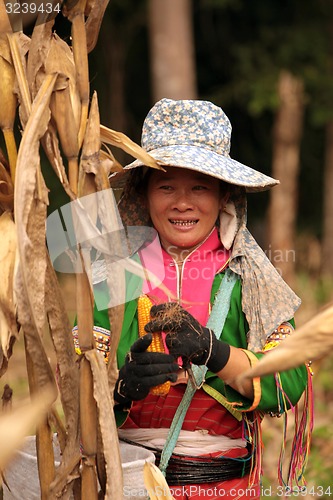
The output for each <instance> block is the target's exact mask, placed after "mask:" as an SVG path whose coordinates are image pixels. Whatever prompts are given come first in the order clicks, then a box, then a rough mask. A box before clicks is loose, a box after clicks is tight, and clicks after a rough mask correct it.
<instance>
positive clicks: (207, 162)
mask: <svg viewBox="0 0 333 500" xmlns="http://www.w3.org/2000/svg"><path fill="white" fill-rule="evenodd" d="M148 153H149V154H150V155H151V156H152V157H153V158H154V159H155V160H157V161H158V162H159V163H160V165H161V166H162V167H163V165H164V166H170V167H180V168H187V169H190V170H194V171H196V172H201V173H203V174H206V175H211V176H212V177H215V178H216V179H220V180H222V181H224V182H227V183H229V184H233V185H235V186H243V187H244V188H245V189H246V191H247V192H249V193H250V192H257V191H266V190H267V189H270V188H271V187H273V186H276V185H277V184H279V183H280V181H278V180H277V179H273V178H272V177H269V176H268V175H265V174H262V173H261V172H258V171H257V170H255V169H253V168H251V167H248V166H247V165H244V164H243V163H240V162H238V161H237V160H233V159H232V158H230V156H225V155H221V154H218V153H215V151H212V150H210V149H205V148H202V147H196V146H187V145H186V146H185V145H184V146H182V145H172V146H164V147H161V148H158V149H153V150H151V151H148ZM141 166H144V163H143V162H142V161H141V160H135V161H133V162H132V163H130V164H129V165H126V167H124V170H123V171H122V172H119V173H116V174H113V175H112V176H111V178H110V182H111V186H112V187H123V186H124V184H125V182H126V179H127V176H128V173H129V172H130V171H131V170H132V169H133V168H136V167H141Z"/></svg>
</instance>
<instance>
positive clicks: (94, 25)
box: [85, 0, 110, 54]
mask: <svg viewBox="0 0 333 500" xmlns="http://www.w3.org/2000/svg"><path fill="white" fill-rule="evenodd" d="M109 1H110V0H93V1H90V2H89V1H87V5H86V11H85V14H86V15H88V18H87V20H86V33H87V50H88V54H89V52H91V51H92V50H93V49H94V48H95V46H96V43H97V39H98V34H99V30H100V28H101V24H102V19H103V16H104V12H105V9H106V7H107V6H108V3H109ZM88 4H89V5H88ZM88 9H89V10H88Z"/></svg>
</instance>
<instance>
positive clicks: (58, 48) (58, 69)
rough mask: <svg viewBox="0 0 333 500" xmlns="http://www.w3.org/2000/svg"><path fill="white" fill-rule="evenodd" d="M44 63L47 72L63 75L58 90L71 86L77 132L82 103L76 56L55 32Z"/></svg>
mask: <svg viewBox="0 0 333 500" xmlns="http://www.w3.org/2000/svg"><path fill="white" fill-rule="evenodd" d="M44 65H45V72H46V73H58V74H59V75H62V76H63V80H62V87H61V85H60V82H61V80H58V82H57V86H56V90H60V89H61V88H64V87H68V88H69V93H70V100H71V108H72V112H73V118H74V119H71V126H72V127H73V128H74V130H75V131H76V133H77V132H78V130H79V126H80V116H81V103H80V96H79V93H78V90H77V85H76V68H75V64H74V57H73V53H72V51H71V49H70V47H69V46H68V45H67V43H66V42H64V40H62V39H61V38H60V37H59V36H58V35H56V34H55V33H53V35H52V37H51V40H50V47H49V51H48V54H47V57H46V58H45V62H44Z"/></svg>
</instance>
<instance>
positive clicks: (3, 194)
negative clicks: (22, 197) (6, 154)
mask: <svg viewBox="0 0 333 500" xmlns="http://www.w3.org/2000/svg"><path fill="white" fill-rule="evenodd" d="M13 209H14V186H13V181H12V179H11V176H10V175H9V173H8V171H7V169H6V167H5V166H4V164H3V163H2V162H1V161H0V214H1V213H2V212H5V211H6V210H8V211H10V212H12V211H13Z"/></svg>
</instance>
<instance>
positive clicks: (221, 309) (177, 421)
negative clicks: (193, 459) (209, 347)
mask: <svg viewBox="0 0 333 500" xmlns="http://www.w3.org/2000/svg"><path fill="white" fill-rule="evenodd" d="M237 279H238V278H237V275H236V274H235V273H234V272H233V271H231V269H229V268H228V269H227V270H226V272H225V275H224V278H223V279H222V281H221V284H220V287H219V289H218V292H217V294H216V297H215V301H214V305H213V309H212V312H211V314H210V316H209V319H208V321H207V325H206V326H207V328H210V329H211V330H213V332H214V333H215V335H216V337H217V338H218V339H219V338H220V336H221V333H222V330H223V327H224V323H225V320H226V317H227V315H228V312H229V309H230V299H231V293H232V290H233V288H234V286H235V283H236V281H237ZM206 372H207V366H197V365H192V373H193V377H194V380H195V385H194V384H193V382H192V383H190V381H189V383H188V384H187V387H186V390H185V393H184V395H183V398H182V400H181V402H180V404H179V406H178V408H177V410H176V413H175V416H174V418H173V420H172V422H171V426H170V429H169V433H168V435H167V438H166V441H165V444H164V448H163V450H162V454H161V460H160V465H159V468H160V470H161V471H162V473H163V474H164V475H165V474H166V469H167V467H168V463H169V459H170V457H171V455H172V453H173V450H174V449H175V446H176V443H177V440H178V436H179V433H180V430H181V428H182V425H183V422H184V419H185V415H186V412H187V410H188V407H189V406H190V404H191V401H192V398H193V396H194V394H195V392H196V390H197V387H201V385H202V384H203V382H204V380H205V375H206Z"/></svg>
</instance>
